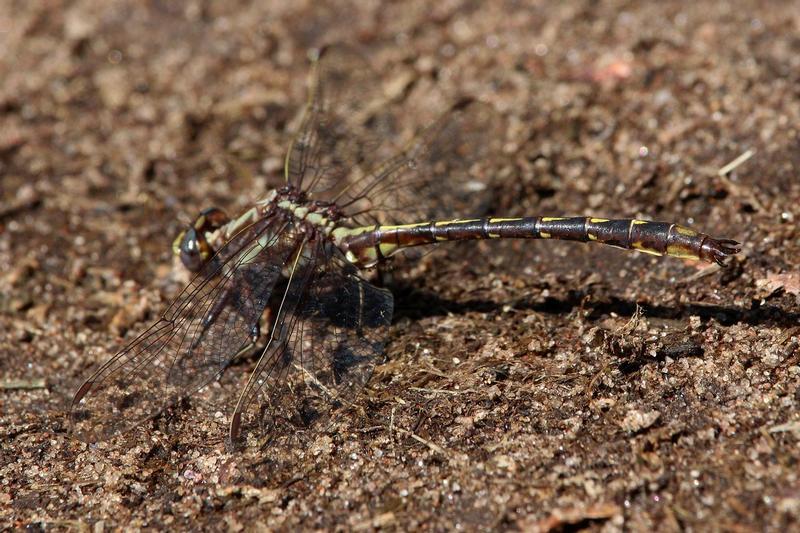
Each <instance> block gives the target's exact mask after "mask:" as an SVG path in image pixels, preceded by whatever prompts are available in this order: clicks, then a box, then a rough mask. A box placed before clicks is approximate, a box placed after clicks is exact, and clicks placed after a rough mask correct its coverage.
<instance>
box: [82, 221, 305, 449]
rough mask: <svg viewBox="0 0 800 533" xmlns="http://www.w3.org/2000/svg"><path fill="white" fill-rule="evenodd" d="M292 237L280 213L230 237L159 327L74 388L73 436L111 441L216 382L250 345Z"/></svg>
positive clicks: (292, 244)
mask: <svg viewBox="0 0 800 533" xmlns="http://www.w3.org/2000/svg"><path fill="white" fill-rule="evenodd" d="M296 239H297V235H296V234H295V232H294V231H293V228H291V227H290V226H289V225H288V224H287V222H285V221H284V220H282V219H281V218H280V217H277V216H269V217H265V218H263V219H261V220H258V221H256V222H254V223H253V224H252V225H250V226H248V227H246V228H244V229H243V230H241V231H240V232H239V233H238V234H237V235H235V236H234V237H233V238H232V239H231V240H230V241H229V242H228V243H227V244H226V245H225V246H224V247H223V248H222V249H221V250H220V251H219V253H218V254H217V255H216V256H215V257H214V258H213V259H212V260H211V261H210V262H209V263H208V264H207V265H206V266H205V267H204V268H203V270H201V271H200V272H199V273H198V274H197V276H195V278H194V279H193V280H192V282H191V283H190V284H189V285H188V286H187V287H186V288H185V289H184V290H183V291H182V292H181V294H180V295H179V296H178V297H177V298H176V299H175V300H174V301H173V303H172V304H171V305H170V306H169V308H168V309H167V310H166V312H165V313H164V315H163V316H162V318H161V319H160V320H159V321H158V322H156V323H155V324H153V325H152V326H151V327H150V328H149V329H148V330H147V331H145V332H144V333H143V334H142V335H140V336H139V337H138V338H136V339H135V340H134V341H133V342H131V343H130V344H129V345H128V346H126V347H125V348H124V349H123V350H122V351H120V352H119V353H117V354H116V355H115V356H114V357H112V358H111V359H110V360H109V361H107V362H106V363H105V364H103V365H102V366H101V367H100V368H99V370H97V371H96V372H95V374H94V375H93V376H92V377H90V378H89V379H88V380H87V381H86V382H85V383H84V384H83V385H82V386H81V387H80V389H78V392H77V393H76V394H75V397H74V398H73V401H72V405H71V408H70V418H71V422H72V425H73V431H74V433H75V434H76V436H78V437H79V438H81V439H82V440H86V441H96V440H102V439H105V438H109V437H111V436H113V435H114V434H117V433H120V432H123V431H125V430H127V429H130V428H133V427H135V426H137V425H139V424H141V422H143V421H144V420H147V419H148V418H151V417H153V416H154V415H157V414H158V413H159V412H161V411H162V410H163V409H164V408H165V407H167V406H169V405H171V404H173V403H175V402H176V401H177V400H178V399H180V398H182V397H185V396H187V395H190V394H192V393H193V392H195V391H196V390H198V389H199V388H201V387H203V386H205V385H207V384H208V383H210V382H212V381H213V380H214V379H215V378H217V377H218V376H219V374H220V373H221V372H222V370H223V369H224V368H225V367H226V366H227V365H228V364H229V363H230V361H231V359H232V358H233V357H235V355H236V354H237V352H238V351H239V350H240V349H241V348H242V347H244V346H245V345H247V343H248V342H249V340H250V337H251V335H252V333H253V331H254V328H255V326H256V325H257V324H258V321H259V318H260V316H261V314H262V312H263V310H264V308H265V307H266V305H267V303H268V301H269V298H270V295H271V293H272V290H273V287H274V286H275V283H276V282H277V280H278V278H279V277H280V275H281V267H282V265H283V263H284V261H285V260H286V259H287V258H288V257H289V256H290V255H291V253H292V250H293V248H296V246H297V244H296V242H295V241H296Z"/></svg>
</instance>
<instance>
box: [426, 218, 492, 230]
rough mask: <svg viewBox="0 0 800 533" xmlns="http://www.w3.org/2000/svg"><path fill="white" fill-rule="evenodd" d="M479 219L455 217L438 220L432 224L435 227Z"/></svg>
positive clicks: (478, 220) (477, 219)
mask: <svg viewBox="0 0 800 533" xmlns="http://www.w3.org/2000/svg"><path fill="white" fill-rule="evenodd" d="M480 220H481V219H479V218H457V219H455V220H439V221H437V222H434V223H433V225H434V226H436V227H437V228H438V227H439V226H450V225H453V224H468V223H470V222H480Z"/></svg>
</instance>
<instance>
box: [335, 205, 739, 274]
mask: <svg viewBox="0 0 800 533" xmlns="http://www.w3.org/2000/svg"><path fill="white" fill-rule="evenodd" d="M334 238H335V239H336V240H337V241H339V242H338V244H340V245H341V246H342V247H343V248H344V249H345V250H346V251H347V252H348V257H350V258H351V261H353V262H356V263H358V264H360V265H362V266H370V265H373V264H375V263H376V262H378V261H380V260H381V259H383V258H385V257H388V256H390V255H392V254H393V253H396V252H397V251H399V250H401V249H403V248H408V247H411V246H420V245H424V244H433V243H436V242H443V241H461V240H479V239H557V240H568V241H581V242H598V243H601V244H607V245H610V246H616V247H618V248H625V249H628V250H637V251H640V252H645V253H649V254H653V255H668V256H672V257H679V258H683V259H695V260H702V261H707V262H716V263H720V264H721V263H722V261H723V259H724V258H725V257H727V256H728V255H731V254H733V253H736V252H738V250H739V248H738V246H739V244H738V243H737V242H736V241H731V240H728V239H715V238H713V237H711V236H709V235H706V234H704V233H700V232H697V231H695V230H693V229H691V228H687V227H685V226H680V225H678V224H673V223H669V222H651V221H648V220H638V219H606V218H595V217H521V218H473V219H457V220H439V221H430V222H421V223H417V224H404V225H397V226H389V225H384V226H381V225H377V226H373V227H362V228H353V229H350V228H337V230H336V231H334Z"/></svg>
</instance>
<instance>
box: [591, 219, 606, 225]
mask: <svg viewBox="0 0 800 533" xmlns="http://www.w3.org/2000/svg"><path fill="white" fill-rule="evenodd" d="M608 221H609V220H608V219H607V218H590V219H589V222H591V223H592V224H600V223H602V222H608Z"/></svg>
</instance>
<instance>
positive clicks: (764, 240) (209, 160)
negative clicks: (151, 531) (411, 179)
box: [0, 0, 800, 531]
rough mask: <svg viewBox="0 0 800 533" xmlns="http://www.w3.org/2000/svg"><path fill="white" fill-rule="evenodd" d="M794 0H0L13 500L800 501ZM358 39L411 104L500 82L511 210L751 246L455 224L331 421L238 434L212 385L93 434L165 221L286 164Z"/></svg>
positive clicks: (85, 512) (575, 521)
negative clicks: (696, 248)
mask: <svg viewBox="0 0 800 533" xmlns="http://www.w3.org/2000/svg"><path fill="white" fill-rule="evenodd" d="M177 4H180V7H175V6H176V5H177ZM288 4H291V7H287V5H288ZM796 7H797V4H796V2H793V1H789V2H783V3H782V2H777V1H776V2H758V1H755V0H748V1H737V2H692V3H685V2H658V3H644V2H643V3H640V4H637V3H631V2H621V1H619V2H601V3H597V2H589V1H587V2H581V1H568V2H559V3H555V2H553V3H547V2H531V3H526V4H524V3H518V2H510V1H509V2H490V3H486V4H484V3H481V2H469V1H466V2H459V1H445V2H439V3H437V5H436V7H430V6H429V2H412V3H391V4H390V5H386V6H383V5H381V4H380V3H378V2H359V3H356V4H354V5H346V4H344V3H342V4H330V5H326V6H325V7H322V6H321V5H318V2H310V1H309V2H292V3H284V2H253V3H248V2H227V3H224V7H223V3H219V5H216V4H211V3H208V4H207V3H204V2H186V3H172V2H163V1H158V0H154V1H151V2H133V1H131V2H123V1H114V2H100V1H97V0H78V1H74V2H40V3H29V2H23V1H16V0H0V385H1V386H2V390H0V406H2V407H1V408H0V438H1V439H2V441H1V442H2V447H0V525H4V526H7V527H10V528H24V527H28V528H30V530H40V529H41V530H55V529H67V530H90V529H94V530H95V531H102V530H103V529H104V528H113V527H118V526H130V527H140V528H167V527H169V528H186V527H195V528H204V529H205V528H207V529H230V530H242V529H245V530H251V529H262V528H269V529H295V528H298V527H302V528H307V529H312V528H322V529H335V528H339V529H373V528H387V529H409V528H426V529H436V530H440V529H454V528H461V529H465V530H473V529H495V528H496V529H523V530H530V531H537V530H541V531H548V530H553V529H560V528H564V529H568V530H573V529H582V528H587V529H593V530H599V529H604V530H618V529H623V528H627V529H632V530H637V531H642V530H644V531H646V530H654V529H658V530H677V529H691V530H707V529H717V530H762V529H773V530H785V529H786V528H788V527H789V526H790V525H793V524H796V523H797V519H798V517H799V516H800V480H798V459H799V458H800V440H799V438H800V417H798V414H797V410H798V405H800V392H798V390H799V389H798V383H800V359H799V358H798V342H799V341H798V338H799V336H798V333H799V332H800V322H799V321H798V318H800V305H799V303H798V297H799V296H800V272H798V269H797V265H798V264H799V262H800V235H798V232H797V229H796V228H797V223H796V220H797V218H798V217H800V208H798V205H800V181H798V167H799V166H800V141H799V139H798V124H800V92H799V91H798V87H800V39H799V38H798V35H800V11H798V10H797V9H796ZM340 40H346V41H349V42H353V43H357V44H358V45H359V46H361V47H363V49H364V50H365V53H366V57H367V58H368V60H369V61H370V63H371V64H372V65H373V67H374V68H375V70H376V71H377V72H379V73H380V79H379V80H376V83H382V84H383V86H384V88H385V89H386V90H387V91H388V92H392V91H394V92H393V93H392V94H394V100H395V103H396V104H397V105H399V106H402V107H403V108H404V109H406V112H407V114H408V116H410V117H419V118H420V122H423V121H424V120H425V117H427V116H428V115H429V113H430V112H432V111H435V110H436V109H437V108H440V107H441V106H442V105H443V104H442V102H446V101H448V100H452V99H455V98H457V97H459V96H460V95H464V94H468V95H472V96H475V97H477V98H480V99H483V100H485V101H486V102H489V103H490V104H491V105H492V106H494V107H495V108H496V110H497V112H498V113H499V114H500V115H502V117H503V118H504V123H505V132H504V135H505V138H504V147H503V152H502V154H500V156H499V157H498V159H497V161H496V166H495V168H496V169H497V171H496V173H495V174H494V175H493V181H492V189H491V193H492V194H491V205H489V206H488V208H489V209H490V210H491V211H492V212H493V213H497V214H508V215H519V214H523V213H527V214H594V215H603V216H637V217H644V218H650V219H659V220H670V221H676V222H680V223H684V224H691V225H694V226H696V227H698V228H699V229H703V230H706V231H708V232H709V233H712V234H714V235H718V236H723V237H730V238H735V239H737V240H740V241H742V242H743V243H744V245H743V252H742V253H741V254H740V255H739V256H737V257H736V258H735V259H734V260H733V261H732V263H731V265H730V266H729V268H726V269H719V268H717V267H715V266H712V267H710V268H709V267H708V266H707V265H701V264H697V263H694V262H689V261H680V260H675V259H672V260H669V259H660V258H655V257H651V256H647V255H643V254H633V253H625V252H621V251H618V250H614V249H606V248H603V247H600V246H587V245H581V244H574V243H555V242H515V243H511V244H507V245H505V246H499V247H494V246H489V245H487V244H485V243H481V244H475V243H473V244H470V245H469V246H450V247H448V248H447V250H444V251H440V252H437V253H432V254H429V255H426V256H424V257H422V258H421V259H419V260H418V261H413V262H408V263H407V264H401V265H398V268H396V269H394V270H393V272H392V276H391V278H392V280H391V281H390V287H391V288H392V290H393V292H394V293H395V298H396V313H395V319H394V321H393V324H392V327H391V332H390V335H389V338H388V339H387V341H388V345H387V346H388V348H387V350H386V355H387V360H386V362H385V363H384V364H382V365H380V366H379V367H378V368H377V370H376V372H375V375H374V376H373V379H372V380H371V382H370V383H369V386H368V387H367V388H366V389H365V391H364V392H363V394H361V395H360V396H359V398H358V399H357V402H356V407H355V408H352V409H350V410H348V411H347V412H345V413H343V414H342V416H340V417H339V418H338V419H337V421H336V423H335V424H333V425H332V426H330V427H327V428H319V427H314V426H312V427H310V428H304V427H298V428H296V429H295V430H294V431H288V432H283V433H278V434H274V433H273V434H256V433H249V434H248V435H247V440H246V442H245V443H244V445H243V446H241V447H240V449H231V448H229V447H227V446H226V443H225V440H224V435H225V428H224V426H223V424H221V423H220V422H219V421H216V420H214V419H209V418H208V417H204V416H202V415H201V414H200V411H199V410H198V409H197V408H196V406H195V405H193V404H192V402H188V403H187V405H186V406H184V407H185V409H176V410H175V411H176V412H174V413H171V414H170V415H169V416H166V415H165V416H162V417H159V418H158V419H156V420H153V421H152V422H151V423H149V424H146V425H144V426H143V427H141V428H140V429H139V431H137V432H135V434H129V435H125V436H122V437H119V438H117V439H114V440H112V441H110V442H104V443H101V444H96V445H86V444H84V443H82V442H79V441H76V440H75V439H72V438H71V437H70V435H69V433H68V425H67V423H66V419H65V414H64V413H65V405H66V402H67V399H68V398H69V397H70V396H71V395H72V394H73V393H74V391H75V388H76V387H77V385H79V384H80V382H81V380H82V379H84V378H85V377H86V376H87V375H88V373H89V372H91V370H92V369H93V368H95V367H96V365H97V364H99V363H100V362H101V361H103V360H105V359H106V358H108V357H109V355H110V354H113V353H114V352H116V351H117V350H118V349H119V348H120V347H121V346H123V345H124V343H125V340H126V339H130V338H132V336H134V335H135V334H137V333H138V332H140V331H142V330H143V329H144V328H145V327H146V326H147V324H148V323H150V322H152V321H153V320H154V319H155V318H157V317H158V314H159V313H160V312H161V311H162V310H163V309H164V308H165V306H166V304H167V302H168V301H169V300H170V299H171V298H172V297H173V296H174V295H175V294H176V293H177V291H178V290H179V288H180V286H181V283H182V280H185V274H184V273H183V272H181V271H180V269H177V268H176V267H175V264H174V262H173V258H172V257H171V250H170V245H171V242H172V240H173V238H174V236H175V235H176V234H177V233H178V232H179V231H180V230H181V229H182V228H183V227H184V225H185V224H186V223H187V222H189V221H190V220H191V219H192V218H193V217H194V216H195V214H196V213H197V212H198V211H199V210H200V209H201V208H204V207H207V206H209V205H218V206H221V207H224V208H226V209H227V210H228V211H230V212H236V211H237V210H241V209H243V208H244V207H245V206H247V205H248V204H249V203H251V202H252V201H254V200H255V199H257V198H258V197H259V196H260V195H261V194H263V192H264V191H266V190H267V189H268V188H269V187H271V186H274V185H276V184H279V183H280V182H281V179H282V176H281V170H282V158H283V154H284V150H285V149H286V146H287V144H288V142H289V140H290V139H291V134H292V131H293V128H294V127H295V126H296V123H297V120H296V119H297V116H298V110H299V109H300V108H301V106H302V103H303V102H304V99H305V89H306V80H307V75H308V68H309V62H308V51H309V50H310V49H312V48H313V47H317V46H320V45H322V44H325V43H328V42H334V41H340ZM742 155H745V157H744V158H743V159H744V160H743V161H739V162H737V164H735V165H731V166H730V167H732V168H730V167H729V168H728V169H725V168H724V167H725V166H726V165H727V164H728V163H730V162H732V161H734V160H736V159H737V158H738V157H739V156H742ZM747 156H750V157H749V158H748V157H747ZM720 169H723V170H724V172H722V173H720V172H719V171H720ZM453 215H458V213H453ZM795 527H796V526H795Z"/></svg>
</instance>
